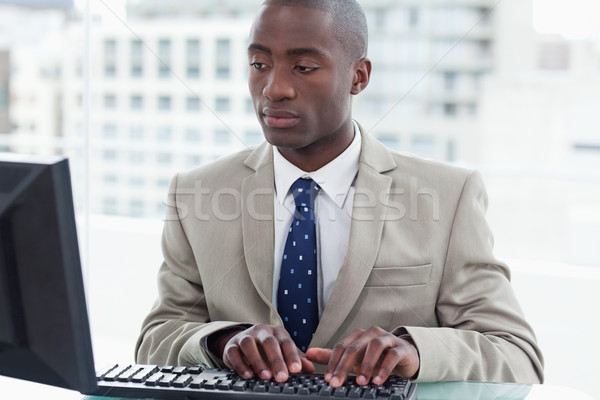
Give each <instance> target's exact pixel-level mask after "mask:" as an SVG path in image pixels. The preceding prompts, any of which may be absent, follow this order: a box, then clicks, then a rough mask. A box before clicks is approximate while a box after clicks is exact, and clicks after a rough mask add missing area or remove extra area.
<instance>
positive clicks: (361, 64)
mask: <svg viewBox="0 0 600 400" xmlns="http://www.w3.org/2000/svg"><path fill="white" fill-rule="evenodd" d="M352 71H353V72H352V73H353V76H352V88H351V90H350V93H351V94H353V95H357V94H359V93H360V92H362V91H363V90H364V89H365V88H366V87H367V85H368V84H369V79H370V77H371V60H369V59H368V58H361V59H360V60H356V61H354V63H353V64H352Z"/></svg>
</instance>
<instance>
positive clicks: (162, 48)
mask: <svg viewBox="0 0 600 400" xmlns="http://www.w3.org/2000/svg"><path fill="white" fill-rule="evenodd" d="M158 76H159V77H160V78H168V77H170V76H171V40H170V39H160V40H159V41H158Z"/></svg>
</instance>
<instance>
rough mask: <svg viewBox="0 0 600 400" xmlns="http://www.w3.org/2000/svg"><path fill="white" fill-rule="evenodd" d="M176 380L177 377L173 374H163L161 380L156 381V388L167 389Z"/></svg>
mask: <svg viewBox="0 0 600 400" xmlns="http://www.w3.org/2000/svg"><path fill="white" fill-rule="evenodd" d="M177 378H178V375H175V374H164V376H163V378H162V379H161V380H160V381H158V386H163V387H169V386H171V384H172V383H173V382H175V380H176V379H177Z"/></svg>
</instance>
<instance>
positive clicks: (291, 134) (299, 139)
mask: <svg viewBox="0 0 600 400" xmlns="http://www.w3.org/2000/svg"><path fill="white" fill-rule="evenodd" d="M263 134H264V136H265V139H266V141H267V142H269V143H270V144H271V145H273V146H276V147H281V148H286V149H297V148H302V147H304V146H306V145H307V143H306V139H307V137H306V135H304V134H301V133H299V132H297V131H295V130H292V129H274V128H269V127H267V128H265V127H263Z"/></svg>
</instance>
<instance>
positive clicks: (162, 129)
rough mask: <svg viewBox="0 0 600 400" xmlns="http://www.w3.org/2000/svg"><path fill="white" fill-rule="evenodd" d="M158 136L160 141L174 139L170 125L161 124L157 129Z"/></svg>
mask: <svg viewBox="0 0 600 400" xmlns="http://www.w3.org/2000/svg"><path fill="white" fill-rule="evenodd" d="M156 138H157V139H158V141H160V142H168V141H170V140H171V139H173V131H172V130H171V127H170V126H159V127H158V129H157V130H156Z"/></svg>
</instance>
